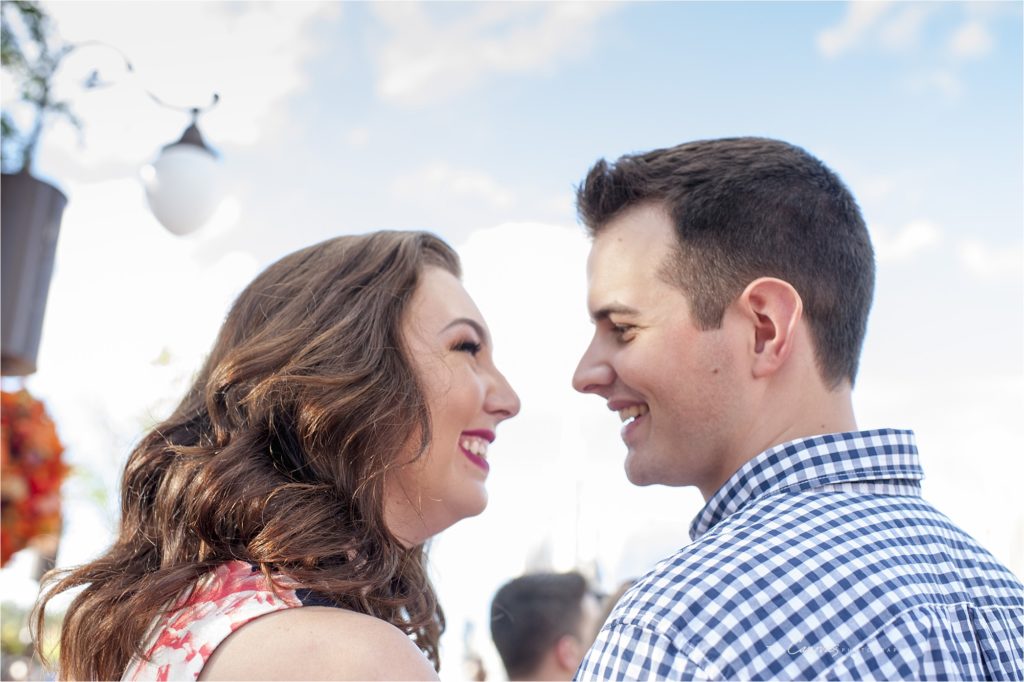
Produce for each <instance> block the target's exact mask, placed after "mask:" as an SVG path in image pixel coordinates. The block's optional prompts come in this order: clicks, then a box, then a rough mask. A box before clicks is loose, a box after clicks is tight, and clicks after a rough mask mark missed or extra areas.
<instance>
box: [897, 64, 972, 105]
mask: <svg viewBox="0 0 1024 682" xmlns="http://www.w3.org/2000/svg"><path fill="white" fill-rule="evenodd" d="M909 85H910V89H911V90H912V91H913V92H917V93H926V92H937V93H939V94H940V95H942V96H943V97H945V98H946V99H948V100H956V99H959V98H960V97H961V96H962V95H963V94H964V84H963V81H962V80H961V78H960V76H958V75H957V74H955V73H954V72H952V71H950V70H948V69H935V70H934V71H930V72H928V73H920V74H917V75H915V76H912V77H911V78H910V79H909Z"/></svg>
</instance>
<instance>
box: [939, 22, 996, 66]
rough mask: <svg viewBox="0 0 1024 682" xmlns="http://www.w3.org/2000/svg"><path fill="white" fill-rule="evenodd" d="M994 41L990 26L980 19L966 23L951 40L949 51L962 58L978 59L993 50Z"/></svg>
mask: <svg viewBox="0 0 1024 682" xmlns="http://www.w3.org/2000/svg"><path fill="white" fill-rule="evenodd" d="M993 45H994V41H993V39H992V34H991V33H990V32H989V30H988V27H987V26H986V25H985V24H984V23H982V22H981V21H980V20H978V19H972V20H970V21H967V22H966V23H964V24H963V25H962V26H961V27H960V28H958V29H957V30H956V33H954V34H953V37H952V38H951V39H950V41H949V51H950V53H952V55H953V56H954V57H958V58H960V59H977V58H979V57H984V56H985V55H987V54H988V53H990V52H991V51H992V47H993Z"/></svg>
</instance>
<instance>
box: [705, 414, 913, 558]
mask: <svg viewBox="0 0 1024 682" xmlns="http://www.w3.org/2000/svg"><path fill="white" fill-rule="evenodd" d="M922 478H924V472H923V471H922V470H921V465H920V463H919V462H918V458H917V444H916V443H915V442H914V432H913V431H902V430H896V429H878V430H874V431H854V432H850V433H830V434H826V435H822V436H813V437H811V438H801V439H799V440H794V441H790V442H788V443H782V444H781V445H776V446H775V447H772V448H770V449H768V450H765V451H764V452H762V453H761V454H760V455H758V456H756V457H754V458H753V459H751V460H750V461H749V462H747V463H746V464H744V465H743V466H742V467H740V469H739V471H737V472H736V473H735V474H733V475H732V477H730V478H729V480H728V481H726V482H725V484H724V485H723V486H722V487H721V488H719V489H718V492H716V493H715V494H714V495H713V496H712V497H711V499H710V500H708V503H707V504H706V505H705V506H704V509H702V510H701V512H700V513H699V514H698V515H697V518H695V519H694V520H693V523H692V524H691V525H690V537H691V538H692V539H693V540H697V539H698V538H700V537H701V536H702V535H704V534H705V533H707V532H708V531H709V530H711V529H712V528H713V527H714V526H715V525H717V524H718V523H720V522H721V521H722V520H724V519H726V518H728V517H729V516H731V515H732V514H735V513H736V512H738V511H739V510H740V509H742V508H743V507H745V506H747V505H748V504H750V503H751V502H753V501H754V500H756V499H758V498H760V497H764V496H766V495H772V494H776V493H780V492H790V493H793V492H799V491H803V490H809V489H811V488H820V487H824V486H834V485H836V484H847V483H858V482H860V483H866V482H880V483H896V482H898V483H903V484H910V485H909V486H907V487H908V489H910V490H914V491H915V494H920V481H921V479H922Z"/></svg>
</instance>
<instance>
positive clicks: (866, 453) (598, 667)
mask: <svg viewBox="0 0 1024 682" xmlns="http://www.w3.org/2000/svg"><path fill="white" fill-rule="evenodd" d="M922 477H923V475H922V472H921V467H920V465H919V463H918V459H917V447H916V445H915V444H914V435H913V433H912V432H910V431H896V430H889V429H885V430H879V431H861V432H857V433H839V434H830V435H825V436H815V437H813V438H806V439H803V440H798V441H793V442H791V443H785V444H782V445H779V446H776V447H774V448H771V449H770V450H767V451H765V452H763V453H761V454H760V455H758V456H757V457H755V458H754V459H752V460H751V461H749V462H748V463H747V464H745V465H744V466H743V467H742V468H741V469H740V470H739V471H737V472H736V474H734V475H733V476H732V478H730V479H729V480H728V481H727V482H726V483H725V485H724V486H722V488H721V489H720V490H719V491H718V492H717V493H716V494H715V495H714V497H712V498H711V500H710V501H708V503H707V505H706V506H705V507H704V509H703V510H702V511H701V513H700V514H699V515H698V516H697V518H696V519H695V520H694V522H693V525H692V527H691V529H690V535H691V537H692V538H693V543H692V544H690V545H688V546H687V547H684V548H683V549H681V550H679V551H678V552H677V553H676V554H675V555H673V556H671V557H669V558H668V559H665V560H664V561H662V562H661V563H660V564H658V565H657V566H656V567H655V568H654V570H653V571H651V572H650V573H648V574H647V575H646V576H644V577H643V578H641V579H640V580H639V581H638V582H637V584H636V585H634V586H633V587H632V588H631V589H630V590H629V591H628V592H627V593H626V594H625V596H624V597H623V598H622V599H621V600H620V601H619V604H618V605H617V606H616V608H615V610H614V612H613V613H612V615H611V617H609V619H608V621H607V623H606V624H605V626H604V628H603V629H602V630H601V633H600V635H599V636H598V638H597V641H596V642H595V643H594V646H593V647H592V648H591V650H590V651H589V653H588V654H587V656H586V658H585V659H584V660H583V663H582V665H581V666H580V669H579V670H578V671H577V673H576V677H577V679H582V680H594V679H599V680H623V679H628V680H645V679H696V680H765V679H794V680H804V679H812V678H813V679H829V680H862V679H884V680H892V679H903V680H908V679H930V680H936V679H995V680H1021V679H1024V585H1021V582H1020V580H1018V579H1017V578H1016V577H1015V576H1014V575H1013V574H1012V573H1010V571H1009V570H1007V569H1006V568H1004V567H1003V566H1002V565H1000V564H999V562H997V561H996V560H995V558H993V557H992V555H991V554H989V553H988V552H987V551H985V550H984V549H982V548H981V547H980V546H979V545H978V544H977V542H975V541H974V540H973V539H972V538H971V537H970V536H968V535H967V534H966V533H964V532H963V531H962V530H960V529H959V528H957V527H956V526H954V525H953V524H952V523H951V522H950V521H949V519H947V518H946V517H945V516H943V515H942V514H940V513H939V512H938V511H936V510H935V508H933V507H932V506H931V505H929V504H928V503H927V502H925V501H924V500H922V499H921V490H920V480H921V478H922Z"/></svg>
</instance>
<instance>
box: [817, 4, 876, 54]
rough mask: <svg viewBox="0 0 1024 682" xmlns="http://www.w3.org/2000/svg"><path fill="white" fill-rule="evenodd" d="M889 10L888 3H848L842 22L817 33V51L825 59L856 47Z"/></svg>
mask: <svg viewBox="0 0 1024 682" xmlns="http://www.w3.org/2000/svg"><path fill="white" fill-rule="evenodd" d="M891 8H892V4H891V3H889V2H850V3H848V4H847V5H846V16H844V17H843V20H842V22H840V23H839V25H837V26H832V27H831V28H827V29H825V30H823V31H821V32H819V33H818V36H817V43H818V50H819V51H820V52H821V53H822V54H824V55H825V56H826V57H838V56H839V55H841V54H842V53H843V52H846V51H848V50H850V49H852V48H854V47H857V46H858V45H859V44H860V43H861V42H863V41H864V39H865V38H866V37H867V36H868V35H869V34H870V31H871V29H872V28H874V27H875V26H876V25H877V24H878V23H879V22H880V21H881V20H882V18H883V17H884V16H885V15H886V14H887V13H888V12H889V10H890V9H891Z"/></svg>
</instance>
